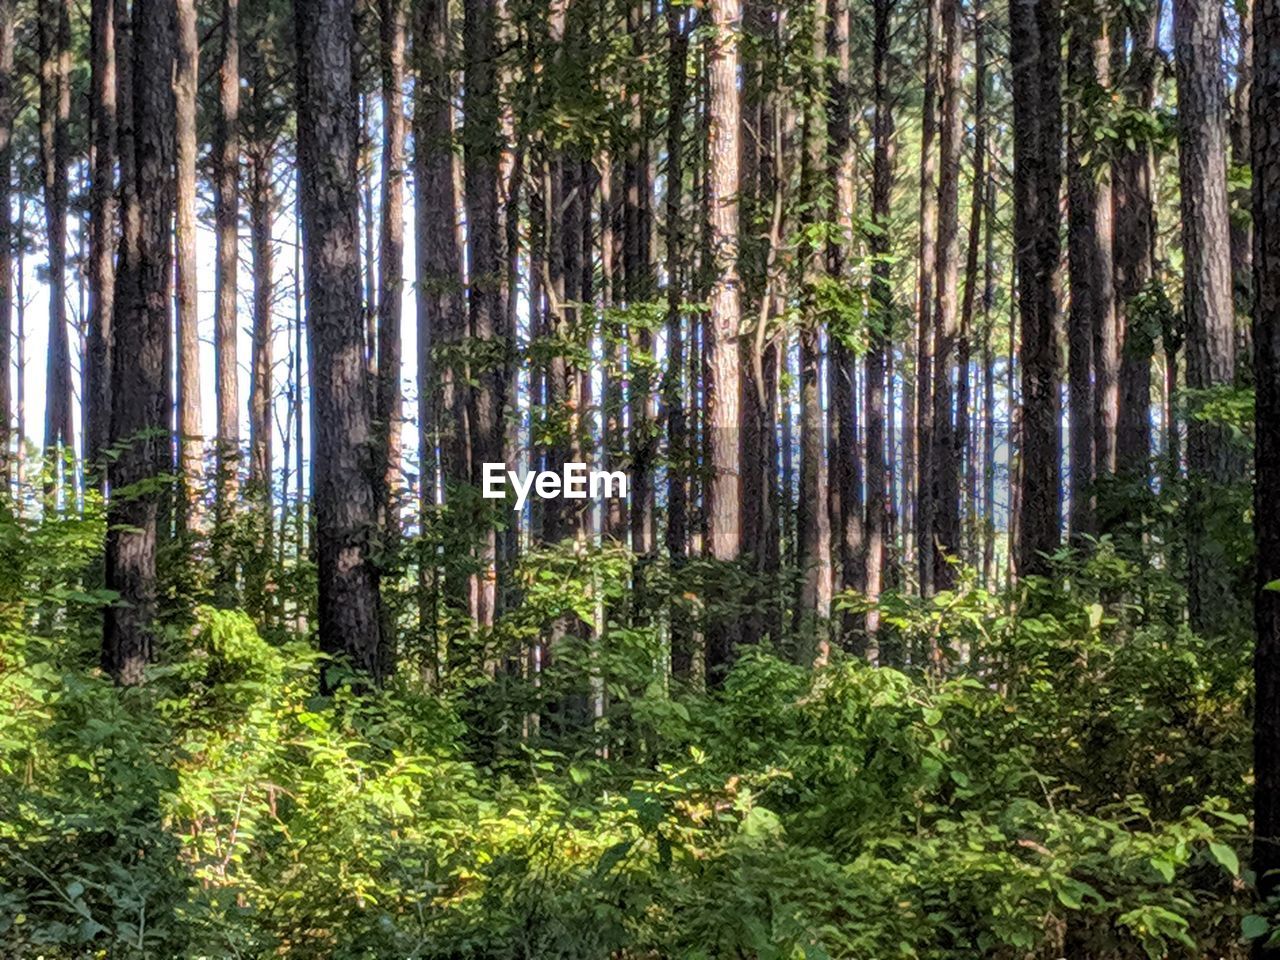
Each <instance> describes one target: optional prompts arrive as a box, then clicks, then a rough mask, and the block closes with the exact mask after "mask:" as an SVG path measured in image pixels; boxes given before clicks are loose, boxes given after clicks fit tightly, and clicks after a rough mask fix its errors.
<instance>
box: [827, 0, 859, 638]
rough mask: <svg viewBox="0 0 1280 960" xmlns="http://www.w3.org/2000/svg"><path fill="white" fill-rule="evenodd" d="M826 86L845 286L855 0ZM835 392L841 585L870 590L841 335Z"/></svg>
mask: <svg viewBox="0 0 1280 960" xmlns="http://www.w3.org/2000/svg"><path fill="white" fill-rule="evenodd" d="M827 17H828V23H827V62H828V64H829V67H828V77H827V85H826V99H827V111H828V113H827V132H828V138H829V140H830V153H829V156H828V158H827V168H828V176H829V177H830V179H831V183H832V187H833V189H834V197H833V199H834V201H835V207H834V210H833V216H834V219H835V221H836V226H837V227H838V230H839V232H838V235H837V236H835V237H834V238H833V239H831V240H829V241H828V243H827V250H826V257H827V264H826V266H827V273H828V274H829V275H830V276H831V278H832V280H834V281H836V282H839V283H846V282H848V280H849V278H848V276H847V274H848V269H847V266H846V264H847V262H848V260H849V258H850V255H851V247H852V245H853V239H854V237H853V211H854V209H855V206H856V198H855V196H854V143H853V134H852V130H851V121H850V110H851V109H852V98H851V95H850V75H849V70H850V50H849V43H850V38H849V26H850V11H849V2H848V0H829V2H828V6H827ZM828 370H829V379H828V382H829V384H830V388H831V393H832V396H831V397H830V398H829V400H828V402H829V404H830V407H831V409H832V410H833V411H834V412H835V424H836V429H835V431H834V432H833V434H832V437H831V442H832V455H831V462H832V470H833V475H832V487H833V489H834V490H835V491H836V494H837V498H836V499H837V507H838V509H837V511H836V513H835V515H834V516H833V518H832V519H833V522H834V523H835V524H836V536H835V541H836V545H837V549H838V555H839V559H840V586H841V588H842V589H844V590H854V591H857V592H859V593H862V592H863V591H864V590H865V589H866V574H867V566H866V564H867V559H866V549H867V545H866V528H865V524H866V517H865V515H864V511H863V498H862V446H861V444H860V442H859V437H858V403H857V396H858V375H857V370H858V362H857V358H856V357H855V356H854V352H853V350H852V348H851V347H850V346H849V345H848V344H847V343H845V342H844V341H843V340H841V339H840V338H839V337H838V336H836V337H832V339H831V358H830V361H829V363H828ZM863 619H864V618H862V617H858V616H855V615H853V614H851V613H849V614H846V615H845V616H844V617H843V623H842V631H841V633H842V637H843V638H844V639H845V642H846V643H856V644H860V643H861V637H860V636H859V637H858V638H855V636H854V634H855V632H856V633H858V634H859V635H860V634H861V632H862V621H863Z"/></svg>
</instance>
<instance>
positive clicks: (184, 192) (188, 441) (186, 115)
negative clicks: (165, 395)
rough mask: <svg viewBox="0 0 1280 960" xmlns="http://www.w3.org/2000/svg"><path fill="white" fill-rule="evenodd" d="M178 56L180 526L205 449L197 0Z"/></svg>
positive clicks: (184, 525)
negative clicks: (198, 246) (198, 215)
mask: <svg viewBox="0 0 1280 960" xmlns="http://www.w3.org/2000/svg"><path fill="white" fill-rule="evenodd" d="M175 9H176V28H177V29H176V39H177V50H176V53H177V58H176V63H175V65H174V74H173V95H174V129H175V157H176V178H175V193H176V211H175V215H174V237H173V243H174V277H175V281H176V286H177V327H178V331H177V341H178V468H179V469H178V479H179V482H180V483H181V488H180V490H179V496H178V498H177V510H176V519H177V526H178V531H179V532H182V531H185V530H189V529H194V528H196V527H198V526H199V522H200V521H199V512H200V487H201V482H202V476H201V475H202V473H203V470H202V467H203V463H202V459H203V458H202V452H201V436H200V334H199V330H198V329H197V323H198V320H199V312H198V304H197V296H196V289H197V288H196V149H197V144H196V86H197V83H198V81H199V76H200V50H199V41H198V39H197V36H196V8H195V0H177V4H176V7H175Z"/></svg>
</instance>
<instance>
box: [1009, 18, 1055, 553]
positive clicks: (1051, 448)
mask: <svg viewBox="0 0 1280 960" xmlns="http://www.w3.org/2000/svg"><path fill="white" fill-rule="evenodd" d="M1009 32H1010V59H1011V60H1012V62H1013V153H1014V156H1013V179H1014V224H1013V238H1014V261H1015V266H1016V269H1017V275H1018V280H1017V284H1018V312H1019V318H1020V326H1021V331H1020V332H1021V337H1020V339H1021V342H1022V404H1021V415H1022V416H1021V423H1020V425H1019V429H1020V432H1021V439H1022V449H1021V459H1022V464H1021V467H1022V476H1021V482H1020V484H1019V486H1020V489H1019V497H1018V503H1019V509H1020V515H1019V517H1018V544H1017V556H1016V562H1017V568H1018V573H1019V575H1020V576H1027V575H1034V574H1040V573H1044V572H1045V571H1046V570H1047V568H1048V563H1047V557H1048V555H1049V554H1052V553H1053V552H1054V551H1055V550H1056V549H1057V547H1058V544H1059V542H1060V539H1061V506H1060V504H1061V499H1060V498H1061V491H1060V482H1059V480H1060V474H1061V463H1060V460H1061V437H1060V434H1059V401H1058V349H1057V337H1056V335H1055V322H1056V319H1057V315H1058V300H1059V298H1058V260H1059V253H1060V249H1061V243H1060V241H1059V238H1058V224H1059V220H1060V218H1059V213H1058V195H1059V192H1060V190H1061V186H1062V183H1061V181H1062V160H1061V156H1060V150H1061V142H1062V133H1061V122H1062V116H1061V90H1060V83H1059V80H1060V75H1061V58H1062V57H1061V42H1062V25H1061V11H1060V5H1059V0H1010V5H1009Z"/></svg>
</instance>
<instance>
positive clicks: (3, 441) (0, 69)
mask: <svg viewBox="0 0 1280 960" xmlns="http://www.w3.org/2000/svg"><path fill="white" fill-rule="evenodd" d="M93 13H94V16H95V20H94V23H95V25H96V23H97V17H98V4H97V3H95V4H94V7H93ZM17 20H18V10H17V2H16V0H0V370H3V371H4V375H3V376H0V418H2V419H0V500H7V499H8V498H9V493H10V481H11V480H12V479H13V476H12V463H11V460H10V452H9V446H10V444H11V442H12V424H13V397H12V395H11V393H10V386H9V370H10V367H11V365H12V364H11V359H10V349H11V344H12V342H13V223H12V216H13V215H12V213H10V206H9V201H10V195H11V193H12V188H11V182H12V179H13V121H14V114H15V112H16V111H15V109H14V107H15V104H14V99H15V98H14V79H15V78H14V74H13V51H14V34H15V31H16V29H17V26H18V22H17ZM94 76H95V78H96V76H97V73H96V72H95V74H94ZM18 437H19V441H18V442H19V444H21V442H22V441H21V437H22V428H21V424H19V427H18Z"/></svg>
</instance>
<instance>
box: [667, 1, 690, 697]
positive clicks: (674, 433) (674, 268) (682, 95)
mask: <svg viewBox="0 0 1280 960" xmlns="http://www.w3.org/2000/svg"><path fill="white" fill-rule="evenodd" d="M665 16H666V20H667V45H668V53H667V57H668V60H667V94H668V101H667V130H666V137H667V143H666V155H667V171H666V221H665V223H664V224H663V226H664V230H665V234H666V236H665V240H666V245H667V250H666V254H667V261H666V270H667V370H666V375H665V379H664V382H663V404H664V406H665V408H666V424H667V457H668V460H669V461H670V466H669V468H668V470H667V542H666V546H667V555H668V556H669V558H670V561H671V565H672V567H673V568H678V567H679V566H680V565H681V564H682V563H683V562H684V560H685V559H686V558H687V555H686V548H687V545H688V537H689V529H688V525H689V517H688V503H689V499H688V498H689V492H688V489H689V488H688V482H689V472H690V467H691V463H690V462H689V456H690V451H689V448H688V436H689V430H688V424H687V422H686V420H685V407H684V396H685V384H684V377H683V373H684V365H685V337H684V330H683V324H682V311H681V306H682V304H683V302H684V271H683V270H682V269H681V267H682V264H683V263H684V257H685V252H686V251H685V248H684V246H685V236H686V233H685V230H684V223H683V220H682V207H681V201H682V199H683V191H684V120H685V116H684V114H685V109H686V107H687V103H688V97H689V90H688V75H687V74H688V58H689V36H688V33H687V32H686V30H685V26H684V13H683V11H681V10H679V9H677V8H674V7H670V6H669V7H667V9H666V10H665ZM678 639H679V638H677V637H676V636H675V631H674V629H673V636H672V658H673V667H672V669H673V672H677V671H675V662H674V661H675V659H676V657H677V653H676V650H677V647H678V646H679V644H678ZM683 654H684V656H685V657H686V658H687V651H683ZM680 672H683V673H684V674H686V675H687V673H688V665H687V664H685V665H684V667H683V669H682V671H680ZM680 672H677V675H679V674H680Z"/></svg>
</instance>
